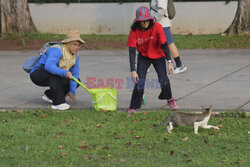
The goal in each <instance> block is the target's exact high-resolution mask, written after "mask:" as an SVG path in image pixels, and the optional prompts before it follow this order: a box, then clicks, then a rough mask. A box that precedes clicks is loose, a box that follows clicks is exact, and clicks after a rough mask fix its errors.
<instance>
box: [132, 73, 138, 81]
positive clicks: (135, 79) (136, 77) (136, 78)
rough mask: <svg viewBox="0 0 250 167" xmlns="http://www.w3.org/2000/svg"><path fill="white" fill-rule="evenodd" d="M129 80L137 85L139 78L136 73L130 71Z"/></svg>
mask: <svg viewBox="0 0 250 167" xmlns="http://www.w3.org/2000/svg"><path fill="white" fill-rule="evenodd" d="M131 80H132V81H133V82H135V83H138V81H139V76H138V74H137V73H136V71H132V72H131Z"/></svg>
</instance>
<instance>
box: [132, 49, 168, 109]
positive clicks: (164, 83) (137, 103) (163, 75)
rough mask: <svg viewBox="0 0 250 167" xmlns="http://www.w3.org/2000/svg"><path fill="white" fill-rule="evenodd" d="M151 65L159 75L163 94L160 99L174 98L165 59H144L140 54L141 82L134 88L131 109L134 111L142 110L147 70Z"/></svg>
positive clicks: (138, 69)
mask: <svg viewBox="0 0 250 167" xmlns="http://www.w3.org/2000/svg"><path fill="white" fill-rule="evenodd" d="M151 64H153V66H154V69H155V71H156V73H157V75H158V81H159V82H160V87H161V93H160V95H159V97H158V98H159V99H160V100H165V99H171V98H172V91H171V86H170V82H169V79H168V76H167V70H166V60H165V58H164V57H162V58H160V59H150V58H147V57H143V56H142V55H141V54H140V53H139V54H138V59H137V74H138V75H139V81H138V83H136V84H135V86H134V90H133V93H132V98H131V102H130V107H131V108H133V109H139V108H141V101H142V97H143V93H144V87H145V81H146V75H147V70H148V68H149V66H150V65H151Z"/></svg>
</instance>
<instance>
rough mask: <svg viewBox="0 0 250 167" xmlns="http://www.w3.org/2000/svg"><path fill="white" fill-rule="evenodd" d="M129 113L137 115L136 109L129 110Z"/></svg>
mask: <svg viewBox="0 0 250 167" xmlns="http://www.w3.org/2000/svg"><path fill="white" fill-rule="evenodd" d="M128 113H129V114H130V113H136V109H133V108H131V107H129V108H128Z"/></svg>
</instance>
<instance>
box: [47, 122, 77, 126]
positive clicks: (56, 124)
mask: <svg viewBox="0 0 250 167" xmlns="http://www.w3.org/2000/svg"><path fill="white" fill-rule="evenodd" d="M71 124H72V123H69V124H52V126H69V125H71Z"/></svg>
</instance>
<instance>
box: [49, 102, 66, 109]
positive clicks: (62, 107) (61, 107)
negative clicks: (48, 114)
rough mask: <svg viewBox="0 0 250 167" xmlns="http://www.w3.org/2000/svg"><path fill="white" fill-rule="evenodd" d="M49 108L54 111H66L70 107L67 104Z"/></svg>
mask: <svg viewBox="0 0 250 167" xmlns="http://www.w3.org/2000/svg"><path fill="white" fill-rule="evenodd" d="M51 108H52V109H54V110H67V109H69V108H70V105H68V104H67V103H62V104H59V105H52V106H51Z"/></svg>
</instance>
